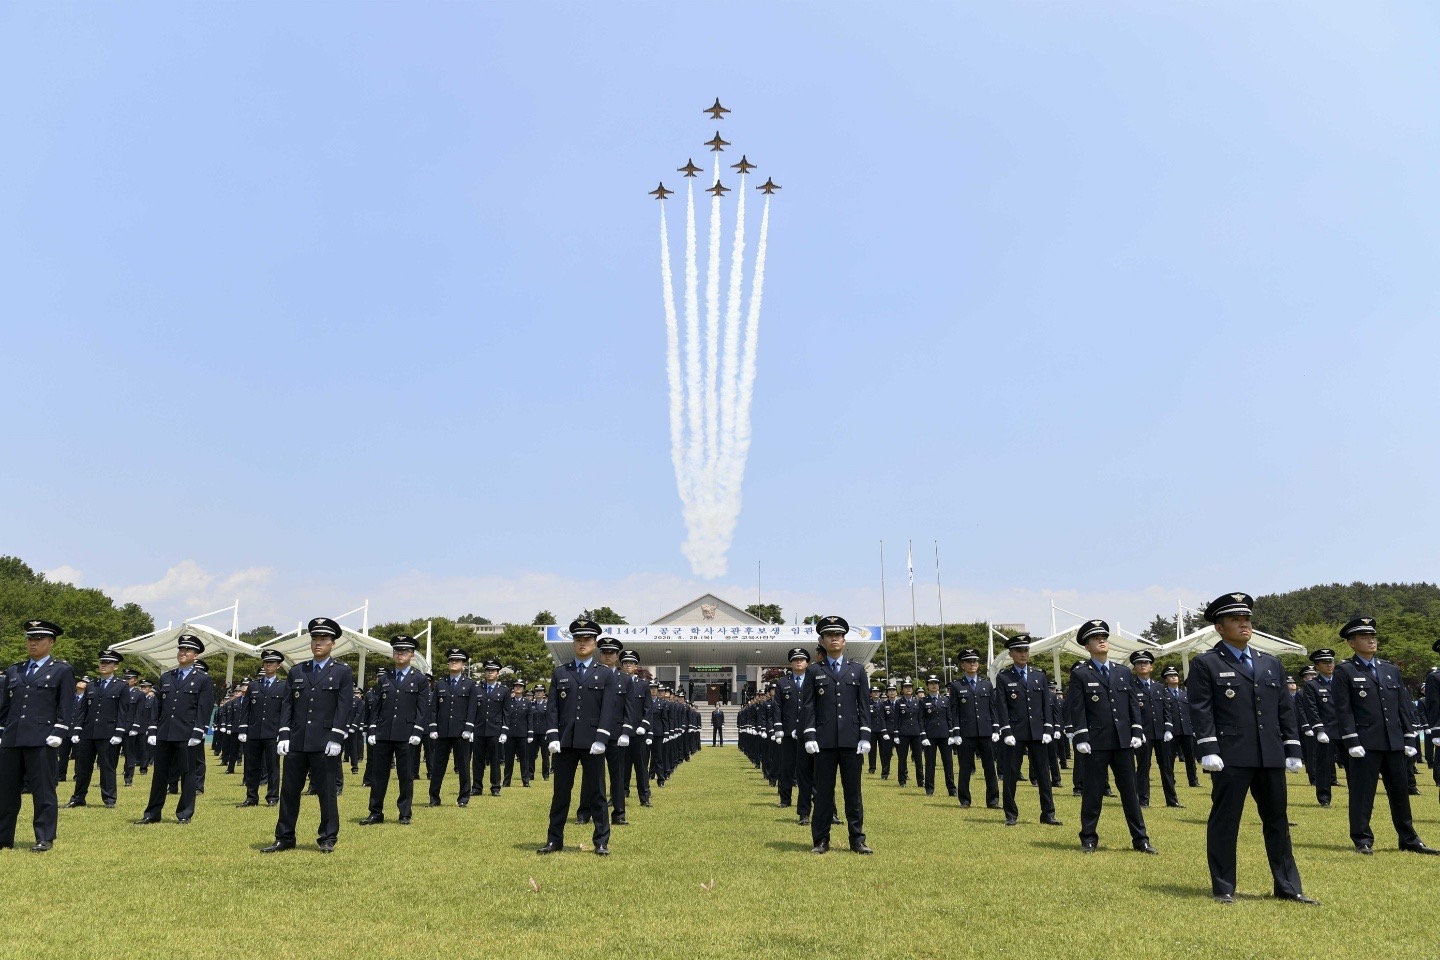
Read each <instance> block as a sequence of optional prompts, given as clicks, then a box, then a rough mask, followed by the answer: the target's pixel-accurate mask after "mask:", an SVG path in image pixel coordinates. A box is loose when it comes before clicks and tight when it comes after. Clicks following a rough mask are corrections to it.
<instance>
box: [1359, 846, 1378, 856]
mask: <svg viewBox="0 0 1440 960" xmlns="http://www.w3.org/2000/svg"><path fill="white" fill-rule="evenodd" d="M1355 852H1356V853H1358V854H1360V855H1361V856H1362V857H1371V856H1374V855H1375V851H1374V849H1372V848H1371V846H1370V844H1368V843H1357V844H1355Z"/></svg>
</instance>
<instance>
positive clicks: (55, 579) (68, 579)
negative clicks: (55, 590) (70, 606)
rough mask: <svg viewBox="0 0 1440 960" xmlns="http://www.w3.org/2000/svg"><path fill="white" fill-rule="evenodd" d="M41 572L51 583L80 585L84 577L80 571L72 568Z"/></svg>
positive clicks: (61, 567)
mask: <svg viewBox="0 0 1440 960" xmlns="http://www.w3.org/2000/svg"><path fill="white" fill-rule="evenodd" d="M40 572H41V573H43V574H45V579H46V580H49V581H50V582H51V583H73V584H77V585H78V584H79V583H80V580H81V578H82V577H83V576H84V574H82V573H81V572H80V571H79V570H76V569H75V568H74V567H71V566H59V567H56V568H55V569H54V570H42V571H40Z"/></svg>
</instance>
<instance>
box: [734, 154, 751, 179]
mask: <svg viewBox="0 0 1440 960" xmlns="http://www.w3.org/2000/svg"><path fill="white" fill-rule="evenodd" d="M730 169H731V170H739V171H740V173H741V174H742V175H743V174H747V173H749V172H750V171H751V170H754V169H755V164H753V163H751V162H750V161H749V160H746V159H745V157H744V155H743V154H742V155H741V157H740V162H739V163H732V164H730Z"/></svg>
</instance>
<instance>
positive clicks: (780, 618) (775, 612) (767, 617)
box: [745, 603, 808, 624]
mask: <svg viewBox="0 0 1440 960" xmlns="http://www.w3.org/2000/svg"><path fill="white" fill-rule="evenodd" d="M745 612H746V613H748V614H750V616H752V617H759V618H760V619H761V620H764V621H765V622H766V623H778V624H784V623H785V613H784V611H783V610H781V609H780V604H778V603H752V604H750V606H748V607H746V608H745ZM807 622H808V621H807Z"/></svg>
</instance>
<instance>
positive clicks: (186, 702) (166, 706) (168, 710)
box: [135, 633, 215, 824]
mask: <svg viewBox="0 0 1440 960" xmlns="http://www.w3.org/2000/svg"><path fill="white" fill-rule="evenodd" d="M204 652H205V644H204V642H203V641H202V640H201V639H200V638H199V637H197V636H195V635H194V634H190V633H182V634H181V635H180V636H179V637H178V638H177V639H176V641H175V661H176V664H177V666H176V667H175V669H174V670H167V671H165V672H164V673H162V674H161V675H160V682H159V683H158V684H157V685H156V687H155V709H154V713H153V715H152V718H151V720H150V729H149V732H148V734H147V735H146V738H145V742H146V743H147V744H149V745H150V746H151V747H153V748H154V749H155V775H154V776H153V777H151V778H150V803H149V804H148V805H147V806H146V807H145V815H144V816H142V817H141V818H140V819H139V820H136V821H135V822H136V823H137V824H151V823H159V822H160V814H161V813H163V812H164V810H165V791H166V788H167V787H168V785H169V783H170V781H171V780H172V779H178V780H179V782H180V803H179V805H178V806H176V808H175V819H176V820H177V821H178V822H180V823H189V822H190V818H191V817H193V816H194V815H195V791H196V789H197V787H198V778H197V777H196V775H195V762H196V759H197V758H198V760H199V762H200V764H201V766H202V767H203V765H204V763H205V749H204V743H205V725H206V724H207V723H209V722H210V714H211V712H212V711H213V710H214V709H215V686H214V685H213V684H212V683H211V682H210V674H209V673H207V672H206V671H205V670H202V669H201V668H200V665H199V664H198V663H197V662H196V660H197V658H198V657H199V656H200V654H202V653H204ZM197 747H198V748H199V749H198V750H197V749H196V748H197Z"/></svg>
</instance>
